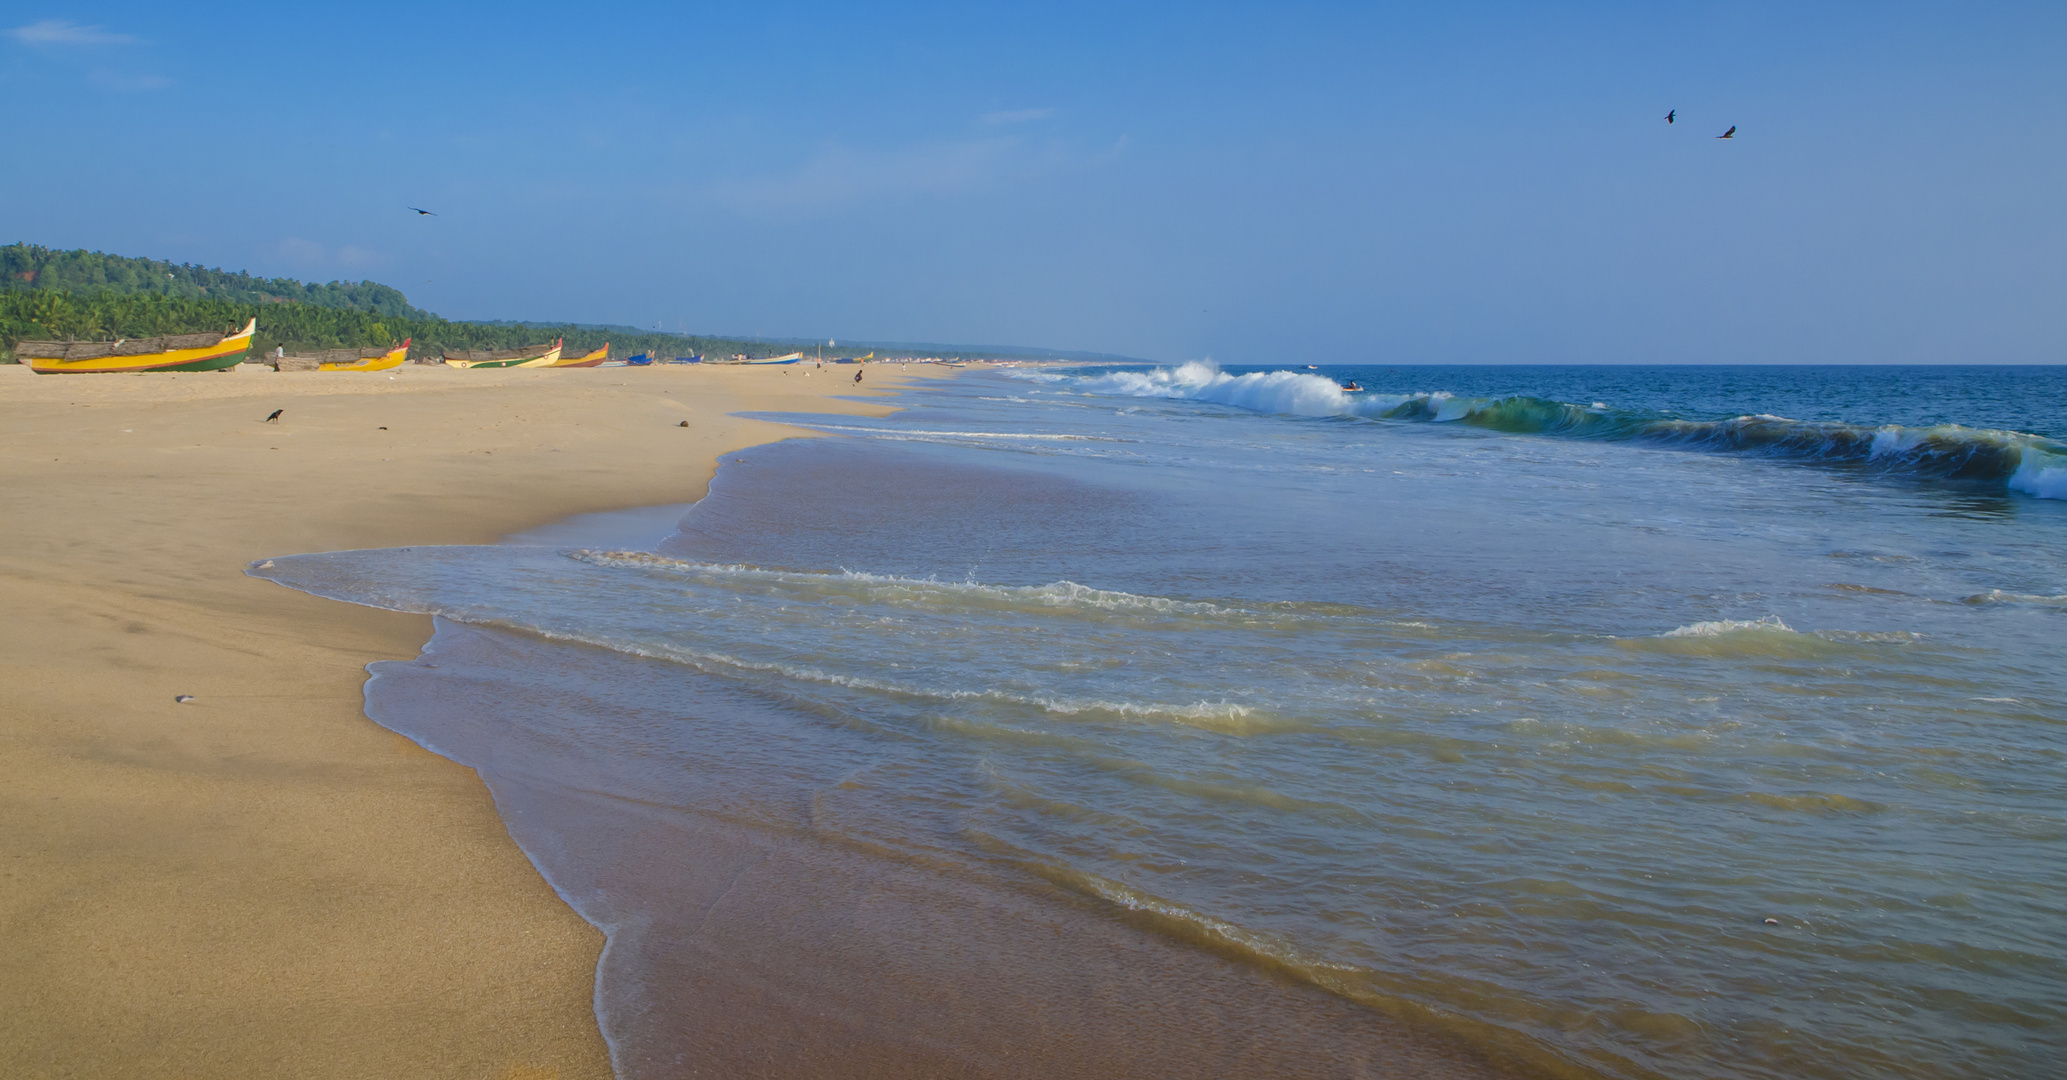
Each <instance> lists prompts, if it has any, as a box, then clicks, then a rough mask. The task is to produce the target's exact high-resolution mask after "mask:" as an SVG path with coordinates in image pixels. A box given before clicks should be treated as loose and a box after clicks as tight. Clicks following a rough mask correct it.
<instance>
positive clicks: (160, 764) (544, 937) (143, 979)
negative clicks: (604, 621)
mask: <svg viewBox="0 0 2067 1080" xmlns="http://www.w3.org/2000/svg"><path fill="white" fill-rule="evenodd" d="M785 370H787V371H788V372H789V374H784V373H783V372H784V371H785ZM911 370H912V372H913V373H914V375H915V376H918V375H920V374H922V372H921V369H918V368H913V369H911ZM851 371H852V369H851V368H840V369H835V368H830V367H829V368H827V369H825V370H824V371H822V372H819V373H818V374H817V375H815V376H812V377H806V376H804V375H803V369H798V368H791V369H782V368H774V369H770V368H694V367H667V368H660V369H649V370H637V369H633V370H625V369H601V370H587V371H508V372H463V371H456V370H451V369H445V368H429V367H422V366H415V365H411V366H406V367H404V368H401V369H399V370H397V371H396V372H393V373H375V374H361V373H295V374H278V373H274V372H271V371H269V370H265V369H261V368H256V367H245V368H242V369H240V370H237V371H234V372H231V373H196V374H184V375H149V376H128V375H97V376H37V375H34V374H32V373H31V372H29V371H28V370H27V369H26V368H22V367H18V366H13V365H0V612H5V614H6V617H5V618H4V619H0V690H4V692H0V821H4V822H5V827H4V828H0V936H4V937H5V940H6V941H7V943H8V944H7V948H6V949H4V950H0V987H4V988H5V989H6V993H5V996H4V1000H5V1007H4V1008H0V1076H96V1077H125V1076H171V1075H177V1076H297V1077H327V1076H339V1077H347V1076H349V1077H365V1076H390V1077H414V1076H453V1077H494V1078H502V1080H545V1078H550V1077H563V1078H574V1077H603V1076H608V1075H609V1072H610V1070H609V1062H608V1058H607V1054H606V1049H605V1047H604V1044H603V1041H602V1038H601V1036H600V1035H599V1034H598V1032H597V1028H596V1021H595V1016H594V1012H593V1002H592V994H593V988H594V972H595V965H596V959H597V955H598V953H599V951H600V949H601V947H602V944H603V940H602V935H601V934H600V933H599V932H597V931H596V930H595V929H594V928H592V927H590V926H589V925H588V924H587V923H585V922H584V921H583V920H582V919H581V918H580V917H578V916H577V915H575V914H574V912H573V911H571V910H570V909H569V908H568V907H567V906H566V905H565V904H564V903H562V902H561V901H560V899H559V898H558V897H557V896H555V895H554V894H553V892H552V891H551V889H549V888H548V887H547V886H546V884H545V883H544V881H543V880H542V879H541V878H540V876H539V875H538V873H537V872H536V871H535V870H534V869H533V868H532V866H531V865H530V864H529V862H528V861H527V860H526V859H525V857H524V856H523V854H522V853H521V852H519V850H518V849H517V847H516V846H515V845H514V844H513V843H511V841H510V838H509V834H508V831H507V829H506V828H505V827H504V825H503V823H502V821H501V820H500V819H499V818H498V816H497V814H496V809H495V806H494V804H493V803H492V801H491V800H490V798H489V796H488V793H487V791H486V789H485V788H484V787H483V786H482V784H481V782H480V780H479V779H478V777H476V776H475V774H474V773H473V771H472V770H470V769H466V768H463V767H461V766H459V765H455V764H453V763H451V762H449V761H446V760H445V759H443V758H440V757H437V756H435V755H432V754H430V753H427V752H425V751H423V750H421V749H419V748H418V747H416V746H415V745H414V744H413V743H411V742H409V741H408V740H406V739H404V738H402V737H401V736H398V735H395V734H393V733H392V732H389V731H387V730H385V729H383V728H380V727H378V726H376V725H375V724H373V723H372V722H371V721H369V720H367V719H366V717H365V716H364V714H363V713H362V711H361V698H360V687H361V684H362V683H363V681H364V679H365V672H364V670H363V668H364V666H365V665H366V664H367V663H369V662H371V661H373V660H379V659H395V658H408V657H411V656H414V655H415V654H416V652H417V650H418V649H419V648H420V647H421V646H422V644H423V642H424V641H425V639H426V638H427V637H428V636H429V634H430V623H429V620H428V619H427V618H424V617H420V616H410V615H401V614H395V613H390V612H381V611H375V610H370V609H366V608H360V607H355V606H352V605H347V604H339V603H334V602H331V601H326V600H320V599H317V598H314V597H311V596H306V595H303V594H301V593H297V592H293V591H290V590H287V589H283V588H280V587H279V586H277V585H274V584H272V583H270V582H266V581H261V580H257V579H254V578H250V577H247V576H245V575H244V573H243V569H244V566H245V565H246V563H248V562H249V561H251V560H253V559H257V558H262V557H265V556H269V555H278V554H284V553H293V552H304V551H319V550H326V549H340V548H359V547H383V546H394V545H402V544H449V543H482V542H490V541H493V540H495V539H497V538H499V537H501V536H503V535H505V534H508V533H510V532H513V531H516V530H519V529H523V528H527V527H532V526H537V525H541V524H544V523H547V522H551V521H554V520H556V519H559V518H563V517H566V516H568V515H572V514H579V513H586V512H592V511H601V510H610V509H618V508H622V507H627V506H637V505H644V504H657V503H681V502H688V501H692V500H694V499H696V498H698V497H699V496H700V495H701V494H702V492H703V489H704V486H705V484H706V483H707V481H708V478H709V475H710V472H711V469H712V468H713V462H714V460H715V458H716V457H717V455H718V454H720V453H722V452H725V451H727V450H731V449H736V448H740V447H744V446H750V445H754V444H757V443H761V442H765V441H768V440H769V439H772V438H778V437H782V436H784V435H788V434H797V433H796V432H794V431H792V430H791V429H787V428H782V427H779V426H776V425H772V424H765V423H759V422H754V421H747V420H741V419H736V418H732V417H729V416H727V415H726V414H727V413H730V412H733V411H739V410H781V409H797V408H804V407H809V408H810V409H812V410H814V411H831V410H839V409H852V410H857V411H862V410H868V409H869V408H870V407H869V406H867V405H864V404H859V403H843V402H834V401H827V400H822V399H825V398H827V397H830V396H831V395H835V394H853V393H856V392H857V388H856V387H855V386H854V385H853V383H852V382H851V378H834V377H830V376H834V375H835V373H836V372H837V374H838V375H840V376H846V375H847V374H848V372H851ZM868 371H869V379H868V382H867V383H866V384H865V386H864V387H862V388H860V390H861V391H863V392H865V391H867V390H876V389H881V388H885V387H889V386H894V385H897V383H898V382H900V381H901V380H900V378H899V377H898V376H897V375H894V374H893V373H892V369H890V368H888V367H884V366H871V367H870V368H869V369H868ZM390 374H392V375H393V377H392V378H391V377H390ZM923 374H925V375H932V374H936V372H932V371H925V372H923ZM937 374H942V375H945V374H947V372H937ZM274 409H285V413H284V415H283V417H282V419H281V422H280V423H278V424H268V423H263V422H261V421H262V419H263V418H264V417H265V416H266V414H268V413H270V412H271V411H272V410H274ZM685 419H686V420H688V421H689V423H690V426H689V427H688V428H687V429H684V428H682V427H680V426H679V425H680V422H681V421H682V420H685ZM180 694H190V695H193V696H194V698H195V700H194V701H193V702H192V703H189V704H176V703H175V702H174V696H175V695H180Z"/></svg>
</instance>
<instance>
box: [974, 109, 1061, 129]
mask: <svg viewBox="0 0 2067 1080" xmlns="http://www.w3.org/2000/svg"><path fill="white" fill-rule="evenodd" d="M1053 115H1055V110H1053V109H1007V110H1005V111H1004V112H994V113H984V114H983V123H985V124H990V125H997V124H1024V123H1028V122H1029V121H1033V120H1046V119H1047V118H1049V117H1051V116H1053Z"/></svg>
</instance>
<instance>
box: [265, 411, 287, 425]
mask: <svg viewBox="0 0 2067 1080" xmlns="http://www.w3.org/2000/svg"><path fill="white" fill-rule="evenodd" d="M286 411H287V410H286V409H274V410H273V415H271V416H268V417H266V423H268V424H272V423H277V422H279V419H280V414H281V413H283V412H286Z"/></svg>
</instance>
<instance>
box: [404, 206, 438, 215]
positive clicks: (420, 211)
mask: <svg viewBox="0 0 2067 1080" xmlns="http://www.w3.org/2000/svg"><path fill="white" fill-rule="evenodd" d="M409 209H411V210H414V211H416V212H417V213H419V214H422V215H423V216H425V217H437V216H438V215H436V214H433V213H431V212H430V211H429V210H425V209H424V208H423V207H420V206H412V207H410V208H409Z"/></svg>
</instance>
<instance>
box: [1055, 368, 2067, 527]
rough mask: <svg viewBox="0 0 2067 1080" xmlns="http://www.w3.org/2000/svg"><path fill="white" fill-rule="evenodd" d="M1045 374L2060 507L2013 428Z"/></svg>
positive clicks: (2048, 479)
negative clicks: (1699, 453) (1938, 483)
mask: <svg viewBox="0 0 2067 1080" xmlns="http://www.w3.org/2000/svg"><path fill="white" fill-rule="evenodd" d="M1049 378H1050V379H1051V380H1053V379H1056V378H1062V379H1064V380H1065V381H1067V382H1069V383H1072V384H1074V385H1075V387H1076V388H1078V389H1081V390H1084V391H1087V392H1090V393H1099V394H1115V395H1123V396H1129V397H1156V398H1171V399H1182V400H1187V401H1204V402H1211V403H1213V404H1216V405H1228V406H1232V407H1235V408H1240V409H1247V410H1250V411H1252V412H1259V413H1269V414H1273V415H1281V416H1344V417H1360V418H1363V419H1367V420H1389V421H1408V422H1426V423H1458V424H1467V425H1470V426H1472V427H1480V428H1487V429H1489V430H1493V431H1502V432H1508V433H1512V434H1527V435H1559V436H1565V437H1570V438H1590V439H1605V440H1613V441H1624V442H1644V443H1650V444H1654V445H1663V446H1673V447H1681V448H1685V449H1690V450H1706V451H1713V452H1724V453H1748V454H1756V455H1760V456H1765V457H1773V458H1782V459H1787V460H1797V461H1809V462H1815V463H1819V464H1837V465H1850V466H1855V467H1859V468H1865V469H1871V470H1873V471H1877V472H1884V473H1890V474H1897V475H1904V476H1913V477H1920V478H1930V479H1940V480H1968V481H1981V482H1986V483H1991V484H2000V485H2002V486H2003V487H2004V488H2007V489H2008V490H2011V491H2017V492H2022V493H2023V494H2026V495H2032V496H2035V497H2037V498H2041V499H2067V444H2062V443H2059V442H2056V441H2054V440H2051V439H2048V438H2045V437H2043V436H2040V435H2032V434H2026V433H2024V432H2017V431H1996V430H1992V429H1986V428H1970V427H1964V426H1961V425H1959V424H1940V425H1937V426H1935V427H1925V428H1916V427H1904V426H1901V425H1899V424H1884V425H1879V426H1873V425H1866V424H1848V423H1840V422H1835V421H1814V420H1791V419H1788V418H1787V417H1784V416H1772V415H1767V414H1757V415H1746V416H1736V417H1731V418H1728V419H1721V420H1689V419H1684V418H1680V417H1675V416H1668V415H1665V414H1662V413H1656V412H1648V411H1642V410H1626V409H1612V408H1609V407H1607V406H1606V405H1603V404H1601V403H1598V402H1596V403H1593V404H1590V405H1574V404H1571V403H1569V402H1563V401H1553V400H1550V399H1547V398H1539V397H1530V396H1527V395H1522V394H1516V395H1511V396H1508V397H1461V396H1457V395H1454V394H1447V393H1442V392H1433V393H1418V394H1380V393H1375V392H1349V391H1345V390H1343V389H1342V387H1341V386H1340V385H1338V384H1337V383H1336V382H1335V381H1334V380H1333V379H1330V378H1326V377H1324V376H1320V375H1310V374H1307V373H1304V372H1296V371H1262V372H1253V373H1250V374H1247V375H1229V374H1227V373H1226V372H1224V371H1221V370H1220V368H1219V367H1218V366H1217V365H1215V364H1212V363H1208V362H1193V363H1188V364H1183V365H1180V366H1177V367H1166V368H1156V369H1155V370H1152V371H1116V372H1110V373H1107V374H1103V375H1086V376H1075V377H1056V376H1050V377H1049Z"/></svg>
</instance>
